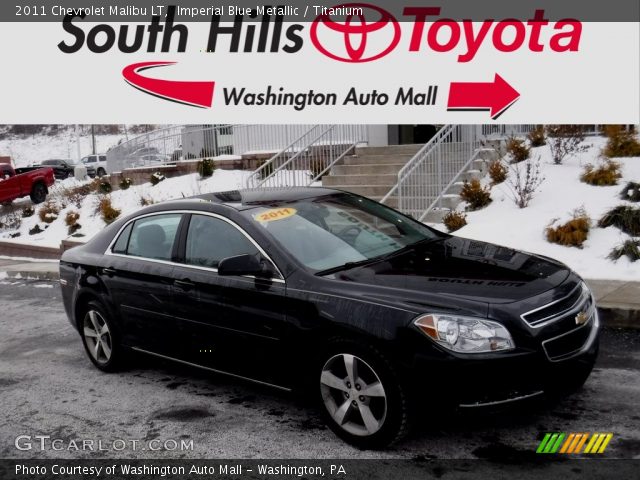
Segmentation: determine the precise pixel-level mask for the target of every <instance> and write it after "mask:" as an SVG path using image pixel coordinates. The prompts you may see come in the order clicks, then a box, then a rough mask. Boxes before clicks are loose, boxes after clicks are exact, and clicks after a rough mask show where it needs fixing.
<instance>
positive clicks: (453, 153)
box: [381, 125, 481, 220]
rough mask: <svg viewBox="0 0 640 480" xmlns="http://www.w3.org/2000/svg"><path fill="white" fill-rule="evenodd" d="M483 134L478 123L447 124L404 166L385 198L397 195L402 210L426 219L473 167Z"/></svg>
mask: <svg viewBox="0 0 640 480" xmlns="http://www.w3.org/2000/svg"><path fill="white" fill-rule="evenodd" d="M480 136H481V133H480V132H479V131H478V127H477V126H474V125H445V126H444V127H442V128H441V129H440V130H439V131H438V133H437V134H436V135H435V136H434V137H433V138H432V139H431V140H430V141H429V142H428V143H426V144H425V145H424V146H423V147H422V148H421V149H420V150H419V151H418V152H417V153H416V154H415V155H414V156H413V158H412V159H411V160H409V162H407V164H406V165H405V166H404V167H402V169H401V170H400V171H399V172H398V181H397V183H396V185H394V187H393V188H392V189H391V190H390V191H389V192H388V193H387V194H386V195H385V196H384V197H383V198H382V200H381V202H382V203H385V202H386V201H388V199H389V198H390V197H391V196H394V195H395V196H396V197H397V199H398V209H399V210H400V211H402V212H404V213H407V214H410V215H413V216H414V217H415V218H417V219H418V220H422V219H424V218H425V217H426V215H427V214H428V213H429V211H430V210H431V209H433V208H435V207H436V206H437V205H441V202H442V198H443V195H444V194H445V193H446V191H447V190H448V189H449V188H450V187H451V186H452V185H453V183H455V181H456V179H458V178H459V177H460V175H461V174H462V173H463V172H464V171H465V170H466V169H467V168H468V167H469V165H470V164H471V161H472V159H473V154H474V151H475V150H476V148H477V147H478V146H479V144H480V143H479V138H480Z"/></svg>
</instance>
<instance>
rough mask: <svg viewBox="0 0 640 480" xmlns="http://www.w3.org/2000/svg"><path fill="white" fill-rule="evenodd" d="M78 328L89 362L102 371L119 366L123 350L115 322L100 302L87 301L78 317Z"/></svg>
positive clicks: (118, 367)
mask: <svg viewBox="0 0 640 480" xmlns="http://www.w3.org/2000/svg"><path fill="white" fill-rule="evenodd" d="M78 330H79V332H80V337H81V338H82V344H83V345H84V349H85V351H86V353H87V356H88V357H89V360H91V363H93V364H94V365H95V366H96V367H97V368H99V369H100V370H102V371H103V372H114V371H117V370H119V369H120V368H121V366H122V361H123V358H124V354H125V352H124V349H123V348H122V346H121V344H120V338H119V334H118V330H117V328H116V326H115V323H114V322H113V320H112V319H111V317H110V316H109V314H108V313H107V310H106V309H105V308H104V307H103V306H102V304H101V303H99V302H96V301H90V302H88V303H87V306H86V308H84V309H83V311H82V313H81V316H80V317H79V319H78Z"/></svg>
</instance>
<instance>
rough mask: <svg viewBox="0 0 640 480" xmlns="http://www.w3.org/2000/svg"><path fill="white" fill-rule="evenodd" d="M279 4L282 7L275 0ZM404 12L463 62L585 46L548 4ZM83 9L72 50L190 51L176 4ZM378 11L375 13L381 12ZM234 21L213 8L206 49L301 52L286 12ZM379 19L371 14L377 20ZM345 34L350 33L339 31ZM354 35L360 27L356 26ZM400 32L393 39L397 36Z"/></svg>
mask: <svg viewBox="0 0 640 480" xmlns="http://www.w3.org/2000/svg"><path fill="white" fill-rule="evenodd" d="M276 8H277V7H276ZM403 15H404V16H403V17H401V18H399V19H397V20H398V21H400V22H403V23H402V24H403V25H406V26H409V28H410V31H411V33H410V38H409V42H408V50H409V52H436V53H449V52H452V51H454V50H455V51H456V53H457V61H458V62H461V63H463V62H469V61H471V60H473V59H474V58H475V56H476V54H477V53H478V51H479V50H480V48H481V47H482V46H483V45H486V44H490V46H491V47H492V48H494V49H496V50H497V51H500V52H514V51H517V50H522V49H524V50H527V49H528V50H529V51H531V52H543V51H548V50H551V51H553V52H558V53H561V52H575V51H578V49H579V46H580V39H581V35H582V23H581V22H580V21H578V20H575V19H563V20H558V21H549V20H548V19H546V18H545V11H544V10H536V11H535V13H534V14H533V15H532V18H530V19H529V20H527V21H520V20H517V19H513V18H511V19H504V20H499V21H496V20H493V19H487V20H484V21H482V22H472V21H470V20H461V21H458V20H454V19H450V18H443V17H442V15H446V12H443V9H442V8H440V7H406V8H404V10H403ZM85 16H86V14H85V13H84V12H82V13H78V12H76V13H75V14H70V15H66V16H65V17H64V20H63V22H62V26H63V29H64V31H65V32H66V33H67V34H68V35H67V36H66V37H65V38H64V39H63V40H62V41H61V42H60V43H59V44H58V47H59V48H60V50H61V51H63V52H65V53H75V52H77V51H79V50H80V49H82V48H83V47H84V46H86V47H87V48H88V49H89V50H90V51H91V52H94V53H104V52H107V51H109V50H111V49H112V48H116V49H118V50H120V51H121V52H124V53H133V52H138V51H146V52H158V51H160V52H170V51H177V52H185V51H186V49H187V45H188V38H189V28H188V27H187V26H186V25H184V24H180V23H175V22H174V19H175V16H176V7H175V6H169V7H168V8H167V14H166V16H164V17H161V16H160V15H156V16H153V17H152V19H151V22H150V23H149V24H148V25H146V26H145V25H126V24H124V25H123V24H120V25H119V27H117V26H116V25H117V24H108V23H104V24H97V25H94V26H93V27H89V25H83V24H82V21H81V20H83V19H84V18H85ZM374 16H375V15H374ZM234 18H235V21H234V22H222V21H221V16H220V15H212V16H211V21H210V26H209V35H208V40H207V44H206V45H199V46H198V49H199V50H206V51H208V52H216V51H219V47H220V45H225V46H226V47H227V48H228V51H229V52H233V53H237V52H273V53H275V52H285V53H295V52H298V51H300V50H301V49H302V47H303V45H304V38H303V35H302V32H303V31H304V30H305V28H307V25H305V24H298V23H289V22H287V23H285V22H284V21H283V19H284V17H283V16H282V15H267V14H265V15H262V16H260V15H258V14H257V12H255V11H254V13H252V14H251V15H236V16H235V17H234ZM328 19H329V17H328V16H326V15H322V16H320V17H318V18H317V19H316V20H315V22H314V23H312V24H311V25H314V24H316V23H319V24H320V23H323V22H327V21H328ZM347 19H348V20H349V21H348V22H347V23H349V24H350V25H358V20H360V21H362V22H365V23H366V21H368V19H365V18H364V17H363V16H355V17H353V16H347ZM375 21H376V19H373V20H371V21H369V22H370V23H369V25H370V24H371V22H375ZM392 23H393V25H394V26H395V27H394V28H395V29H396V34H397V35H396V36H397V37H399V35H400V28H399V26H398V25H399V24H397V22H396V23H394V21H393V19H391V20H390V21H388V23H387V25H391V24H392ZM334 33H337V34H340V35H342V37H344V34H343V33H340V32H334ZM354 35H356V34H355V33H354ZM398 40H399V38H397V39H394V41H398Z"/></svg>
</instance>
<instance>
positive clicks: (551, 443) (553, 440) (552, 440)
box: [542, 433, 558, 453]
mask: <svg viewBox="0 0 640 480" xmlns="http://www.w3.org/2000/svg"><path fill="white" fill-rule="evenodd" d="M557 438H558V434H557V433H554V434H553V435H551V438H550V439H549V442H548V443H547V446H546V447H545V448H544V451H543V452H542V453H551V449H552V448H553V446H554V445H555V443H556V439H557Z"/></svg>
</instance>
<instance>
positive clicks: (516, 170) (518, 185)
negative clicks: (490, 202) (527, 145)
mask: <svg viewBox="0 0 640 480" xmlns="http://www.w3.org/2000/svg"><path fill="white" fill-rule="evenodd" d="M511 169H512V170H513V175H511V177H510V178H509V179H508V181H507V184H508V186H509V189H510V190H511V198H512V199H513V201H514V202H515V204H516V205H517V206H518V208H526V207H528V206H529V203H530V202H531V200H533V196H534V195H535V193H536V192H537V190H538V188H539V187H540V185H542V182H544V180H545V177H544V175H543V174H542V168H541V167H540V157H538V158H536V159H535V160H530V161H527V162H525V164H524V167H523V166H522V164H519V163H516V164H514V165H511Z"/></svg>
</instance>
